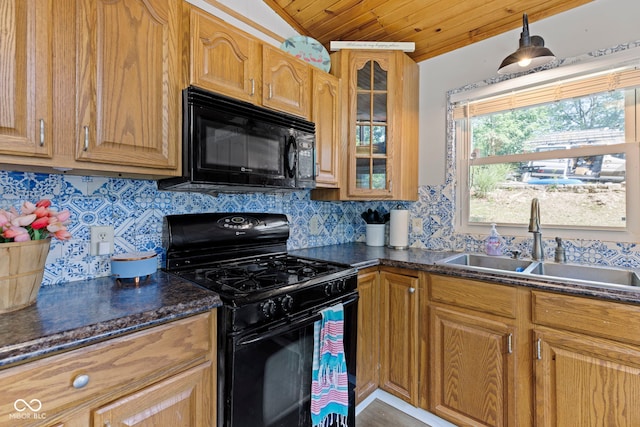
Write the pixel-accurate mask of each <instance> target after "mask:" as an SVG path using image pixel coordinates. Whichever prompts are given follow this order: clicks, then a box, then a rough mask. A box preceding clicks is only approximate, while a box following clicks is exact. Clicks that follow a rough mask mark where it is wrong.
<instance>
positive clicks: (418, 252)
mask: <svg viewBox="0 0 640 427" xmlns="http://www.w3.org/2000/svg"><path fill="white" fill-rule="evenodd" d="M290 253H291V254H293V255H297V256H303V257H308V258H315V259H321V260H325V261H332V262H342V263H345V264H350V265H351V266H353V267H355V268H358V269H362V268H366V267H372V266H376V265H385V266H390V267H398V268H408V269H411V270H419V271H426V272H429V273H436V274H443V275H447V276H456V277H462V278H466V279H473V280H484V281H490V282H493V283H499V284H503V285H509V286H526V287H529V288H533V289H540V290H546V291H553V292H562V293H566V294H571V295H578V296H586V297H593V298H599V299H606V300H611V301H619V302H626V303H632V304H640V288H639V289H638V290H637V291H636V290H635V289H630V288H628V287H621V288H619V289H618V288H604V287H598V286H590V285H585V284H577V283H571V282H569V281H567V282H563V281H560V280H554V279H550V278H549V279H547V278H543V277H541V276H533V275H525V274H514V273H504V274H500V273H488V272H480V271H472V270H468V269H464V268H462V267H451V266H447V265H440V264H436V262H437V261H439V260H441V259H444V258H446V257H448V256H451V255H453V254H455V252H436V251H428V250H424V249H414V248H409V249H406V250H397V249H391V248H387V247H383V246H367V245H365V244H364V243H345V244H341V245H331V246H321V247H316V248H306V249H300V250H295V251H291V252H290Z"/></svg>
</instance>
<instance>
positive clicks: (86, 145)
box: [82, 126, 89, 151]
mask: <svg viewBox="0 0 640 427" xmlns="http://www.w3.org/2000/svg"><path fill="white" fill-rule="evenodd" d="M82 149H83V150H84V151H88V150H89V126H85V127H84V147H83V148H82Z"/></svg>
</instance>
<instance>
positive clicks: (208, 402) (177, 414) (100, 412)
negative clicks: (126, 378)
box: [92, 362, 215, 427]
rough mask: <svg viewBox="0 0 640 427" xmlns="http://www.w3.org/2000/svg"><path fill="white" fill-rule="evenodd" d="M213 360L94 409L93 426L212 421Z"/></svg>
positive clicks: (179, 423)
mask: <svg viewBox="0 0 640 427" xmlns="http://www.w3.org/2000/svg"><path fill="white" fill-rule="evenodd" d="M211 370H212V367H211V362H207V363H204V364H202V365H200V366H197V367H195V368H192V369H189V370H187V371H185V372H183V373H180V374H178V375H175V376H173V377H170V378H168V379H166V380H164V381H160V382H159V383H157V384H154V385H152V386H150V387H147V388H145V389H142V390H140V391H139V392H137V393H134V394H132V395H129V396H125V397H123V398H121V399H118V400H116V401H115V402H112V403H110V404H109V405H106V406H103V407H101V408H99V409H97V410H96V411H94V413H93V417H92V418H93V425H94V426H109V427H116V426H122V427H132V426H138V427H139V426H201V425H203V426H204V425H208V426H211V425H213V423H212V420H211V407H212V405H214V404H215V402H214V401H213V396H211V390H212V385H211Z"/></svg>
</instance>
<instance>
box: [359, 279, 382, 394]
mask: <svg viewBox="0 0 640 427" xmlns="http://www.w3.org/2000/svg"><path fill="white" fill-rule="evenodd" d="M379 283H380V274H379V273H378V268H377V267H374V268H370V269H366V270H362V271H360V272H358V294H359V296H360V299H359V300H358V350H357V357H356V403H360V402H362V401H363V400H364V399H365V398H366V397H367V396H369V395H370V394H371V393H373V392H374V391H375V390H376V389H377V388H378V386H379V385H380V289H379Z"/></svg>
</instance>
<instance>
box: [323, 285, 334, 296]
mask: <svg viewBox="0 0 640 427" xmlns="http://www.w3.org/2000/svg"><path fill="white" fill-rule="evenodd" d="M324 294H325V295H326V296H328V297H330V296H331V295H333V283H327V284H326V285H324Z"/></svg>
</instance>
